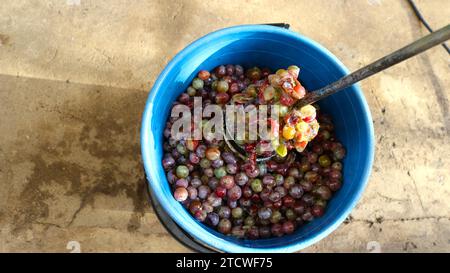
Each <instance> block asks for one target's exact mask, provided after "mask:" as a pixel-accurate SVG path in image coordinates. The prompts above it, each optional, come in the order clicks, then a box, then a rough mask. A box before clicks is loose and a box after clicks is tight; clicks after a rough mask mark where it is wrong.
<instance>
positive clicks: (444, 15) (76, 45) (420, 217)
mask: <svg viewBox="0 0 450 273" xmlns="http://www.w3.org/2000/svg"><path fill="white" fill-rule="evenodd" d="M44 2H47V3H44ZM416 2H417V4H418V6H419V7H420V9H421V10H422V11H423V14H424V16H425V17H426V18H427V19H428V20H429V23H430V24H431V25H432V26H433V27H434V28H438V27H441V26H443V25H445V24H447V23H448V18H450V4H449V2H448V1H447V0H433V1H425V0H421V1H419V0H416ZM274 3H275V2H274V1H270V0H267V1H250V0H244V1H243V0H241V1H227V2H226V4H225V3H223V2H221V1H220V2H219V1H125V0H123V1H90V0H89V1H88V0H59V1H25V0H23V1H22V0H21V1H7V2H5V3H3V4H2V5H1V8H0V132H1V134H0V251H2V252H9V251H11V252H30V251H32V252H50V251H54V252H68V251H69V250H68V249H66V246H67V244H68V242H69V241H78V242H79V243H80V244H81V251H83V252H99V251H101V252H116V251H126V252H141V251H143V252H155V251H157V252H177V251H178V252H179V251H188V250H187V249H186V248H184V247H183V246H182V245H180V244H179V243H177V242H176V241H175V240H174V239H172V238H171V236H170V235H169V234H168V233H167V232H166V231H165V230H164V228H163V227H162V226H161V225H160V224H159V221H158V219H157V218H156V216H155V214H154V212H153V211H152V209H151V207H150V205H149V200H148V196H147V195H146V191H145V180H144V175H143V172H142V164H141V161H140V160H141V159H140V149H139V124H140V119H141V114H142V110H143V107H144V104H145V100H146V97H147V94H148V90H149V89H150V87H151V86H152V84H153V82H154V81H155V79H156V77H157V75H158V74H159V72H160V71H161V69H162V68H163V67H164V66H165V64H166V63H167V62H168V61H169V60H170V59H171V57H173V56H174V54H176V52H178V51H179V50H181V49H182V48H183V47H185V46H186V45H187V44H189V43H190V42H192V41H193V40H195V39H196V38H198V37H201V36H202V35H204V34H207V33H209V32H211V31H213V30H216V29H219V28H223V27H227V26H232V25H237V24H248V23H268V22H288V23H290V24H291V28H292V29H293V30H295V31H298V32H300V33H302V34H304V35H306V36H308V37H311V38H312V39H314V40H316V41H318V42H319V43H321V44H323V45H324V46H325V47H327V48H328V49H330V50H331V51H332V52H333V53H334V54H335V55H336V56H337V57H338V58H340V59H341V60H342V62H343V63H344V64H346V65H347V66H348V68H349V69H350V70H354V69H356V68H358V67H360V66H363V65H365V64H368V63H369V62H370V61H372V60H375V59H376V58H377V57H381V56H382V55H384V54H386V53H388V52H391V51H392V50H394V49H397V48H399V47H401V46H403V45H405V44H406V43H408V42H410V41H412V40H414V39H417V38H419V37H421V36H423V35H425V34H426V33H427V32H426V30H425V29H424V28H423V27H422V26H421V25H420V24H419V23H418V21H417V20H416V18H415V17H414V15H413V13H412V11H411V9H410V8H409V6H408V5H407V3H406V1H403V0H367V1H366V0H361V1H328V0H321V1H306V0H305V1H282V0H279V1H276V4H274ZM449 64H450V63H449V55H448V54H447V53H446V52H445V51H444V50H443V49H442V47H435V48H433V49H431V50H430V51H428V52H427V53H425V54H422V55H421V56H419V57H416V58H414V59H411V60H409V61H407V62H405V63H402V64H400V65H398V66H396V67H394V68H392V69H390V70H388V71H386V72H383V73H381V74H380V75H377V76H375V77H373V78H371V79H368V80H366V81H364V82H363V83H362V88H363V90H364V93H365V95H366V98H367V100H368V103H369V105H370V108H371V111H372V115H373V119H374V125H375V132H376V140H377V142H376V158H375V163H374V166H373V173H372V176H371V178H370V183H369V186H368V188H367V190H366V191H365V193H364V196H363V198H362V200H361V201H360V202H359V204H358V205H357V207H356V209H355V210H354V211H353V212H352V214H351V217H349V219H348V220H347V221H346V223H345V224H343V225H341V226H340V227H339V228H338V229H337V230H336V231H335V232H334V233H332V234H331V235H330V236H328V237H327V238H325V239H323V240H322V241H320V242H319V243H317V244H316V245H314V246H312V247H309V248H308V249H305V250H304V251H305V252H329V251H332V252H367V251H369V250H368V249H371V248H373V246H375V249H376V250H381V251H383V252H437V251H444V252H449V251H450V175H449V170H450V152H449V151H450V137H449V134H450V113H449V112H450V108H449V104H450V102H449V97H450V91H449V86H450V73H449V68H450V67H449ZM373 241H375V242H376V243H373Z"/></svg>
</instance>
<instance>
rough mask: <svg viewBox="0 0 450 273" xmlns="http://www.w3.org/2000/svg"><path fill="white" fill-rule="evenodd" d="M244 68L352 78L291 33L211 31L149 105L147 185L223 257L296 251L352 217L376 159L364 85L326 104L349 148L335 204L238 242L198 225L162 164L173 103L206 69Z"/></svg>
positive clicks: (144, 139)
mask: <svg viewBox="0 0 450 273" xmlns="http://www.w3.org/2000/svg"><path fill="white" fill-rule="evenodd" d="M220 64H241V65H244V67H249V66H254V65H257V66H261V67H269V68H271V69H277V68H282V67H287V66H289V65H292V64H296V65H298V66H299V67H300V68H301V73H300V78H301V80H302V81H303V83H304V85H305V86H306V88H307V89H308V90H314V89H316V88H319V87H322V86H324V85H326V84H327V83H331V82H333V81H335V80H337V79H338V78H340V77H342V76H343V75H346V74H347V73H348V70H347V69H346V68H345V66H344V65H343V64H342V63H341V62H340V61H339V60H338V59H337V58H336V57H335V56H334V55H333V54H331V53H330V52H329V51H328V50H327V49H325V48H324V47H322V46H321V45H319V44H318V43H316V42H314V41H312V40H311V39H308V38H306V37H304V36H301V35H299V34H297V33H295V32H292V31H290V30H287V29H283V28H279V27H274V26H265V25H245V26H236V27H231V28H226V29H222V30H219V31H216V32H213V33H210V34H208V35H206V36H204V37H202V38H200V39H198V40H197V41H195V42H193V43H192V44H190V45H189V46H188V47H186V48H185V49H183V50H182V51H181V52H180V53H178V54H177V55H176V56H175V57H174V58H173V60H172V61H171V62H170V63H169V64H168V65H167V67H166V68H165V69H164V71H163V72H162V73H161V74H160V76H159V77H158V79H157V81H156V82H155V84H154V86H153V88H152V90H151V92H150V95H149V97H148V100H147V105H146V107H145V112H144V115H143V120H142V128H141V145H142V156H143V162H144V167H145V171H146V175H147V178H148V181H149V187H151V189H152V190H153V192H154V193H155V196H156V197H157V198H158V201H159V202H160V203H161V205H162V207H163V208H164V210H165V211H166V212H167V214H168V215H170V217H172V219H173V220H174V221H175V222H176V223H177V224H178V225H179V226H180V227H181V228H183V229H184V230H185V231H186V232H187V233H189V234H190V235H192V236H193V237H194V238H195V239H196V240H198V241H200V242H202V243H204V244H206V245H208V246H210V247H213V248H215V249H218V250H220V251H225V252H294V251H298V250H300V249H302V248H305V247H307V246H310V245H312V244H314V243H315V242H317V241H319V240H321V239H322V238H324V237H325V236H327V235H328V234H330V233H331V232H332V231H333V230H335V229H336V228H337V227H338V226H339V225H340V224H341V223H342V222H343V221H344V220H345V218H346V217H347V216H348V215H349V214H350V211H351V210H352V209H353V207H354V206H355V205H356V203H357V202H358V200H359V198H360V197H361V194H362V192H363V191H364V188H365V186H366V184H367V181H368V178H369V175H370V171H371V167H372V161H373V154H374V134H373V126H372V118H371V115H370V111H369V108H368V106H367V103H366V101H365V99H364V95H363V93H362V91H361V89H360V87H359V86H358V85H354V86H353V87H351V88H348V89H347V90H345V91H341V92H339V93H337V94H335V95H333V96H331V97H329V98H327V99H325V100H324V101H322V102H321V103H320V106H321V109H323V111H324V112H325V113H328V114H331V115H332V117H333V121H334V124H335V128H336V132H337V136H338V138H339V139H340V140H341V141H342V143H343V144H344V146H345V148H346V149H347V156H346V158H345V160H344V170H343V174H344V183H343V186H342V188H341V189H340V190H339V191H338V192H337V193H336V194H335V195H334V197H333V198H332V200H331V201H330V202H329V205H328V207H327V210H326V213H325V215H324V216H322V217H320V218H317V219H315V220H314V221H312V222H311V223H308V224H306V225H304V226H302V227H301V228H300V229H298V230H297V231H296V232H295V233H294V234H291V235H288V236H283V237H280V238H271V239H261V240H240V239H236V238H234V237H231V236H225V235H223V234H220V233H219V232H217V231H214V230H212V229H211V228H209V227H207V226H205V225H203V224H201V223H199V222H198V221H196V220H195V219H194V218H193V217H192V216H191V215H190V213H189V212H188V211H187V210H186V209H184V208H183V207H182V205H181V204H180V203H178V202H177V201H175V199H174V198H173V196H172V192H171V189H170V187H169V183H168V182H167V179H166V175H165V172H164V169H163V167H162V164H161V160H162V156H163V149H162V142H163V130H164V126H165V122H166V119H167V117H168V116H169V115H170V110H171V104H172V102H173V101H174V100H176V98H177V97H178V95H180V93H182V92H183V91H185V90H186V88H187V87H188V86H189V84H190V82H191V81H192V79H193V78H194V77H195V75H196V74H197V73H198V71H199V70H201V69H206V70H212V69H213V68H214V67H216V66H218V65H220Z"/></svg>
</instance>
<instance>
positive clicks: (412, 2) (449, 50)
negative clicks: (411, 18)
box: [407, 0, 450, 54]
mask: <svg viewBox="0 0 450 273" xmlns="http://www.w3.org/2000/svg"><path fill="white" fill-rule="evenodd" d="M407 1H408V3H409V5H410V6H411V8H412V9H413V11H414V14H415V15H416V17H417V19H419V21H420V22H421V23H422V24H423V25H424V26H425V28H426V29H428V31H429V32H433V29H432V28H431V27H430V25H428V23H427V21H426V20H425V18H423V16H422V14H421V13H420V11H419V9H418V8H417V6H416V4H415V3H414V1H413V0H407ZM442 46H443V47H444V49H445V50H446V51H447V53H448V54H450V49H449V48H448V46H447V45H446V44H445V43H442Z"/></svg>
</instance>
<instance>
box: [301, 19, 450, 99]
mask: <svg viewBox="0 0 450 273" xmlns="http://www.w3.org/2000/svg"><path fill="white" fill-rule="evenodd" d="M448 39H450V25H447V26H445V27H443V28H441V29H439V30H437V31H435V32H433V33H431V34H428V35H427V36H425V37H423V38H421V39H419V40H417V41H415V42H413V43H411V44H409V45H407V46H405V47H403V48H401V49H399V50H397V51H395V52H393V53H391V54H389V55H387V56H386V57H383V58H381V59H379V60H377V61H375V62H373V63H371V64H369V65H367V66H365V67H363V68H360V69H359V70H357V71H355V72H353V73H351V74H349V75H347V76H345V77H342V78H341V79H339V80H338V81H335V82H333V83H331V84H329V85H327V86H325V87H322V88H320V89H318V90H315V91H313V92H310V93H308V94H307V95H306V96H305V97H304V98H303V99H301V100H299V101H298V102H297V103H296V105H295V107H301V106H304V105H307V104H311V103H313V102H316V101H318V100H321V99H323V98H325V97H328V96H330V95H332V94H334V93H336V92H338V91H339V90H342V89H344V88H347V87H349V86H351V85H352V84H354V83H356V82H359V81H360V80H363V79H365V78H367V77H369V76H372V75H373V74H376V73H378V72H380V71H382V70H385V69H386V68H389V67H391V66H393V65H395V64H397V63H399V62H401V61H404V60H406V59H408V58H411V57H413V56H415V55H417V54H419V53H421V52H423V51H425V50H427V49H429V48H431V47H433V46H436V45H439V44H441V43H443V42H445V41H447V40H448Z"/></svg>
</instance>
